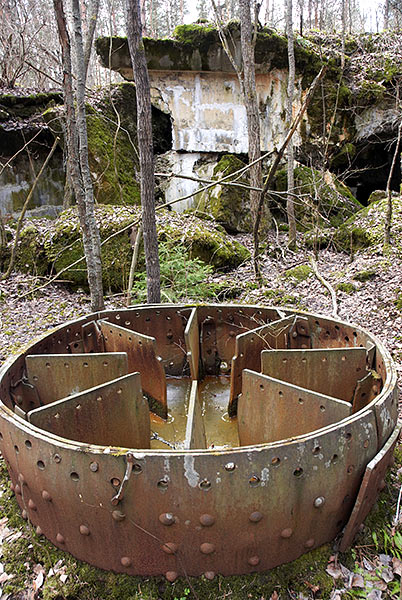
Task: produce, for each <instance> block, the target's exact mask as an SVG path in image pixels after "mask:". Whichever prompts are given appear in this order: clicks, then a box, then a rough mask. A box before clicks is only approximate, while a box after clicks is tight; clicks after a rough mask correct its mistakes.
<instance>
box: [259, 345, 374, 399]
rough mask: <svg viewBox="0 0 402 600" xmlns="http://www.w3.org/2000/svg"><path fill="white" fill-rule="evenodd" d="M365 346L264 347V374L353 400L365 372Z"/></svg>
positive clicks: (262, 355)
mask: <svg viewBox="0 0 402 600" xmlns="http://www.w3.org/2000/svg"><path fill="white" fill-rule="evenodd" d="M366 356H367V352H366V349H365V348H331V349H325V348H320V349H317V350H278V351H277V352H273V351H270V350H264V351H263V352H262V354H261V367H262V369H261V370H262V372H263V373H264V375H269V376H270V377H275V378H276V379H282V380H283V381H287V382H288V383H293V384H294V385H299V386H300V387H303V388H306V389H309V390H312V391H314V392H318V393H320V394H326V395H327V396H332V397H334V398H339V399H340V400H345V401H346V402H352V401H353V394H354V391H355V389H356V385H357V382H358V380H359V379H361V378H362V377H363V376H364V375H365V373H366Z"/></svg>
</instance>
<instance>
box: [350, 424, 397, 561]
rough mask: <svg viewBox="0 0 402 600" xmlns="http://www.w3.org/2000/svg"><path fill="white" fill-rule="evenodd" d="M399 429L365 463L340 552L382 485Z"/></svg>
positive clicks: (364, 516)
mask: <svg viewBox="0 0 402 600" xmlns="http://www.w3.org/2000/svg"><path fill="white" fill-rule="evenodd" d="M400 431H401V428H400V426H399V427H397V428H396V429H395V430H394V432H393V433H392V435H391V436H390V438H389V440H388V441H387V443H386V444H385V446H384V447H383V448H382V449H381V450H380V452H379V453H378V454H377V455H376V456H375V457H374V458H373V460H371V461H370V462H369V464H368V465H367V468H366V470H365V473H364V477H363V481H362V484H361V486H360V490H359V494H358V496H357V499H356V503H355V505H354V507H353V511H352V514H351V515H350V519H349V521H348V522H347V525H346V527H345V531H344V533H343V536H342V540H341V543H340V546H339V549H340V551H341V552H345V550H346V549H347V548H348V547H349V546H350V545H351V543H352V542H353V539H354V537H355V535H356V533H357V531H358V529H359V527H360V525H361V523H363V521H364V519H365V518H366V517H367V515H368V514H369V512H370V510H371V507H372V506H373V504H374V502H375V501H376V499H377V496H378V494H379V492H380V491H381V489H382V488H383V487H384V477H385V474H386V471H387V468H388V466H389V464H390V461H391V459H392V455H393V453H394V450H395V446H396V443H397V441H398V438H399V434H400Z"/></svg>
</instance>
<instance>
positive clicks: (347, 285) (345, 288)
mask: <svg viewBox="0 0 402 600" xmlns="http://www.w3.org/2000/svg"><path fill="white" fill-rule="evenodd" d="M336 289H337V290H338V291H340V292H345V294H353V292H355V291H356V286H355V285H353V283H351V282H350V281H341V283H338V284H337V285H336Z"/></svg>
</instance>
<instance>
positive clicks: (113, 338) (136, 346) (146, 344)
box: [98, 321, 167, 419]
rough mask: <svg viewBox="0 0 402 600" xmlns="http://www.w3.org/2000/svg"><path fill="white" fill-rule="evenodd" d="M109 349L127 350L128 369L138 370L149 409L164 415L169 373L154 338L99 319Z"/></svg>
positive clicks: (109, 350) (163, 416) (106, 347)
mask: <svg viewBox="0 0 402 600" xmlns="http://www.w3.org/2000/svg"><path fill="white" fill-rule="evenodd" d="M98 326H99V328H100V330H101V332H102V335H103V339H104V344H105V350H106V351H107V352H126V353H127V358H128V370H129V372H130V373H134V372H139V373H140V375H141V383H142V389H143V392H144V393H145V394H146V396H147V398H148V401H149V406H150V409H151V410H152V411H153V412H155V413H156V414H158V415H159V416H161V417H162V418H164V419H165V418H166V416H167V404H166V375H165V371H164V369H163V365H162V361H161V358H160V357H159V356H157V354H156V342H155V338H153V337H150V336H148V335H143V334H142V333H138V332H136V331H132V330H130V329H126V328H125V327H120V325H114V324H113V323H109V322H107V321H98Z"/></svg>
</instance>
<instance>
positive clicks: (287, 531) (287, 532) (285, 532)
mask: <svg viewBox="0 0 402 600" xmlns="http://www.w3.org/2000/svg"><path fill="white" fill-rule="evenodd" d="M292 534H293V529H291V528H290V527H287V528H286V529H284V530H283V531H281V537H283V538H290V537H291V535H292Z"/></svg>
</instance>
